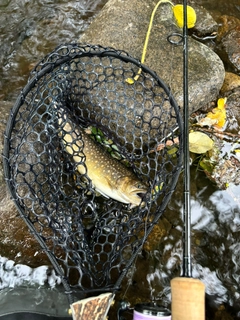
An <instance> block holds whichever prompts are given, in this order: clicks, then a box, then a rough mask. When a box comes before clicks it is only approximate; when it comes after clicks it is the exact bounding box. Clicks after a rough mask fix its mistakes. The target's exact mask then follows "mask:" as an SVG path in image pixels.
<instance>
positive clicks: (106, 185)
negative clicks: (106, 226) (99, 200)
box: [59, 119, 147, 208]
mask: <svg viewBox="0 0 240 320" xmlns="http://www.w3.org/2000/svg"><path fill="white" fill-rule="evenodd" d="M61 123H62V125H63V130H62V132H61V138H62V141H63V144H64V146H65V149H66V151H67V152H68V153H69V154H70V155H72V156H73V160H74V161H75V162H76V163H79V165H78V166H77V170H78V171H79V173H80V174H86V175H87V176H88V177H89V179H91V181H92V185H93V187H94V188H95V190H96V191H98V192H99V193H101V194H102V195H103V196H105V197H107V198H112V199H115V200H117V201H120V202H122V203H126V204H130V205H131V206H130V207H131V208H134V207H136V206H139V205H140V204H141V201H142V197H143V195H144V194H145V193H146V192H147V186H146V185H145V184H144V183H142V182H141V181H140V180H139V179H138V178H137V176H136V175H135V174H134V173H133V172H132V171H131V170H130V169H128V168H127V167H125V166H124V165H123V164H122V163H121V162H119V161H118V160H116V159H114V158H113V157H112V156H111V155H110V154H109V153H108V152H107V151H106V150H104V147H103V146H101V145H100V144H98V143H97V142H95V141H94V140H93V139H92V138H91V137H90V136H89V135H88V134H87V133H86V132H84V130H79V129H74V130H73V126H72V125H71V124H70V122H67V121H64V120H61V119H60V121H59V124H61ZM84 164H85V165H84Z"/></svg>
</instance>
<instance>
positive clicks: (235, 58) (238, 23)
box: [217, 15, 240, 73]
mask: <svg viewBox="0 0 240 320" xmlns="http://www.w3.org/2000/svg"><path fill="white" fill-rule="evenodd" d="M220 23H221V27H220V28H219V32H218V38H217V42H218V43H217V52H219V55H220V56H221V58H222V60H223V61H224V62H225V64H226V65H227V66H228V69H230V70H231V71H233V72H236V73H239V72H240V20H239V19H237V18H235V17H231V16H227V15H224V16H222V17H221V18H220Z"/></svg>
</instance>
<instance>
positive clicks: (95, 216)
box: [4, 44, 182, 293]
mask: <svg viewBox="0 0 240 320" xmlns="http://www.w3.org/2000/svg"><path fill="white" fill-rule="evenodd" d="M139 68H141V73H140V75H139V79H137V80H135V81H132V83H131V84H129V83H128V82H127V81H126V80H127V79H129V78H130V79H132V78H133V77H134V76H136V74H137V73H138V72H139ZM96 145H97V146H96ZM98 162H99V163H101V165H100V166H98ZM181 165H182V121H181V116H180V114H179V108H178V106H177V104H176V102H175V100H174V98H173V97H172V96H171V93H170V90H169V89H168V87H167V86H166V85H165V84H164V83H163V82H162V80H161V79H160V78H159V77H158V76H157V75H156V74H155V73H154V72H153V71H151V70H150V69H148V68H147V67H145V66H143V65H141V64H140V62H139V61H138V60H135V59H134V58H132V57H131V56H129V55H128V54H127V53H125V52H122V51H117V50H114V49H111V48H103V47H100V46H91V45H80V44H64V45H61V46H59V47H58V48H56V49H55V50H54V51H53V52H52V53H51V54H49V55H47V56H46V57H45V58H44V59H43V60H42V61H41V62H40V63H39V64H38V65H37V66H36V67H35V69H34V70H33V71H32V72H31V74H30V77H29V80H28V83H27V85H26V86H25V88H23V90H22V92H21V94H20V95H19V97H18V99H17V101H16V103H15V106H14V107H13V109H12V112H11V115H10V118H9V121H8V124H7V129H6V134H5V147H4V169H5V176H6V180H7V184H8V186H9V189H10V192H11V194H12V197H13V199H14V201H15V203H16V205H17V207H18V209H19V212H20V214H21V217H22V218H23V219H24V220H25V222H26V223H27V225H28V227H29V228H30V231H31V232H32V233H33V234H34V235H35V236H36V238H37V240H38V241H39V243H40V244H41V246H42V248H43V249H44V250H45V251H46V254H47V255H48V257H49V259H50V261H51V263H52V264H53V266H54V267H55V269H56V271H57V273H58V274H59V275H60V276H61V277H62V281H63V284H64V286H65V288H66V291H69V292H70V291H74V290H75V291H81V292H84V293H89V292H92V291H98V290H99V291H106V290H111V291H114V290H117V289H118V288H119V286H120V284H121V281H122V279H123V277H124V276H125V274H126V272H127V271H128V269H129V267H130V266H131V264H132V263H133V261H134V259H135V258H136V255H137V254H138V252H139V250H140V249H141V246H142V244H143V242H144V240H145V239H146V237H147V236H148V234H149V233H150V232H151V230H152V228H153V227H154V225H155V224H156V223H157V221H158V219H159V218H160V217H161V215H162V213H163V211H164V209H165V207H166V205H167V203H168V201H169V199H170V197H171V195H172V193H173V191H174V188H175V185H176V182H177V179H178V176H179V173H180V170H181ZM101 170H103V174H102V173H101ZM95 171H96V172H95ZM93 173H94V174H95V175H94V177H95V176H97V177H98V176H100V177H101V178H100V182H99V181H98V179H97V178H96V179H95V178H91V177H93ZM128 176H129V177H130V178H129V179H128V178H127V177H128ZM94 179H95V180H96V181H95V180H94ZM131 179H132V180H131ZM125 180H126V181H125ZM102 181H104V182H103V185H102V184H101V183H102ZM122 182H124V183H125V182H126V183H125V184H124V183H123V184H122ZM104 183H105V185H104ZM106 188H107V189H109V190H110V192H112V193H113V194H115V193H117V194H118V195H120V198H117V199H116V197H115V198H114V196H112V195H111V194H110V196H109V194H108V193H107V192H106ZM129 188H133V189H134V188H137V189H136V190H135V189H134V190H133V189H131V190H130V189H129ZM132 190H133V193H131V192H132ZM138 191H139V192H138ZM126 195H129V198H127V197H126V198H125V196H126ZM121 197H122V198H121ZM131 197H132V198H131Z"/></svg>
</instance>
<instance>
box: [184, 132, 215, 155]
mask: <svg viewBox="0 0 240 320" xmlns="http://www.w3.org/2000/svg"><path fill="white" fill-rule="evenodd" d="M213 144H214V142H213V140H212V139H211V138H209V136H208V135H207V134H205V133H203V132H199V131H195V132H190V133H189V151H190V152H193V153H199V154H200V153H206V152H207V151H209V150H211V149H212V148H213Z"/></svg>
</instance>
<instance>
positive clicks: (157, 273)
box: [0, 0, 240, 319]
mask: <svg viewBox="0 0 240 320" xmlns="http://www.w3.org/2000/svg"><path fill="white" fill-rule="evenodd" d="M106 2H107V0H98V1H96V0H85V1H64V0H58V1H56V0H43V1H33V0H31V1H28V0H25V1H24V0H20V1H19V0H12V1H10V0H0V42H1V47H0V99H1V100H5V101H10V102H13V103H14V101H15V99H16V97H17V96H18V94H19V92H20V90H21V88H22V87H23V86H24V85H25V83H26V81H27V77H28V74H29V71H30V70H31V68H32V67H33V66H34V64H35V63H36V62H38V61H39V60H40V59H41V58H42V57H43V56H45V55H46V54H47V53H49V52H50V51H51V50H53V49H54V48H55V47H56V46H57V45H59V44H60V43H64V42H69V41H76V40H78V39H79V38H80V36H81V34H82V33H83V31H84V30H85V29H86V28H87V27H88V25H89V23H90V22H91V21H92V19H93V18H94V16H95V15H96V13H97V12H98V11H99V10H100V9H101V7H102V6H103V5H104V4H105V3H106ZM198 3H199V4H202V5H203V6H205V7H206V9H208V10H209V11H210V13H212V14H213V16H214V17H215V18H218V17H219V16H220V15H222V14H228V15H234V16H235V17H237V18H240V3H239V0H230V1H225V0H214V1H213V0H200V1H198ZM239 191H240V190H239V188H238V187H236V186H230V188H229V189H228V190H223V191H221V190H217V189H216V188H215V187H214V185H213V184H212V183H211V182H210V181H209V180H208V179H207V178H206V177H205V175H204V174H203V173H201V172H199V171H198V170H197V168H195V167H193V168H192V172H191V205H192V227H193V239H192V246H193V250H192V255H193V276H194V277H198V278H200V279H202V280H203V282H204V283H205V285H206V292H207V308H208V317H209V319H211V317H212V318H213V314H214V312H215V311H216V310H217V309H218V308H219V307H222V308H224V309H225V310H226V312H228V313H229V315H230V314H231V315H232V317H233V318H234V319H238V318H240V281H239V280H240V196H239V194H240V192H239ZM181 212H182V177H180V181H179V184H178V187H177V190H176V193H175V196H174V199H172V200H171V202H170V204H169V206H168V209H167V210H166V212H165V214H164V217H163V219H165V220H166V221H168V222H170V223H171V224H172V225H171V227H170V229H169V230H168V233H167V235H166V237H164V238H162V239H161V240H160V241H159V243H157V244H156V245H155V246H154V248H153V250H151V251H150V250H148V249H147V247H145V249H144V250H143V254H142V255H141V256H140V257H139V258H138V260H137V262H136V268H137V269H136V270H135V272H133V273H130V274H129V275H128V279H130V280H131V281H130V283H131V284H130V286H129V287H126V288H127V289H126V288H125V289H124V290H125V291H126V294H125V298H126V299H129V300H131V297H132V296H135V297H136V292H137V293H138V294H139V296H138V297H137V298H138V299H137V300H141V301H144V300H149V299H150V298H152V299H154V300H156V301H159V302H161V303H162V304H164V305H166V306H168V305H169V301H170V289H169V283H170V279H171V278H172V277H173V276H175V275H178V274H179V271H180V269H181V259H182V245H181V233H182V223H181ZM165 220H164V221H165ZM9 263H10V264H11V263H12V264H13V262H9ZM20 269H21V268H20ZM21 270H22V269H21ZM2 275H3V273H2ZM28 280H29V278H28ZM6 283H8V282H6ZM134 302H136V300H135V301H134Z"/></svg>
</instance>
